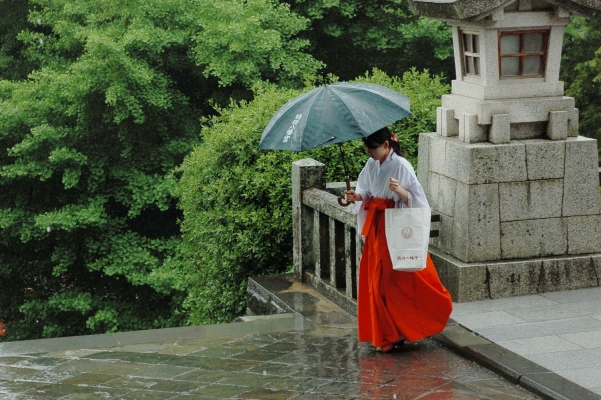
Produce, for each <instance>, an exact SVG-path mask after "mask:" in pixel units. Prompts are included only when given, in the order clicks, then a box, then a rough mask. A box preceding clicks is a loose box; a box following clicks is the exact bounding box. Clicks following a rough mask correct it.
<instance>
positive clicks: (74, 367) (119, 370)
mask: <svg viewBox="0 0 601 400" xmlns="http://www.w3.org/2000/svg"><path fill="white" fill-rule="evenodd" d="M297 289H298V288H297ZM302 290H303V291H304V293H294V292H293V291H292V289H291V292H290V299H288V300H289V301H290V303H292V304H294V305H291V307H292V308H293V309H294V310H295V311H296V312H297V314H283V315H274V316H269V317H266V316H262V317H249V318H247V322H236V323H232V324H224V325H219V326H207V327H187V328H177V329H172V330H157V331H144V332H130V333H122V334H115V335H98V336H96V337H79V338H77V339H69V338H67V339H52V340H48V341H43V340H38V341H30V342H19V343H0V399H19V400H21V399H189V400H192V399H215V398H219V399H225V398H235V399H290V398H294V399H399V400H400V399H429V400H430V399H431V400H436V399H466V400H467V399H538V397H536V396H534V395H532V394H531V393H530V392H527V391H526V390H524V389H522V388H520V387H518V386H516V385H514V384H512V383H509V382H507V381H505V380H503V379H501V378H500V377H498V376H497V375H495V374H494V373H492V372H490V371H489V370H487V369H485V368H483V367H481V366H480V365H478V364H476V363H474V362H471V361H468V360H466V359H464V358H462V357H460V356H459V355H457V354H455V353H454V352H452V351H451V350H449V349H448V348H446V347H444V346H442V345H441V344H440V343H439V342H437V341H435V340H433V339H426V340H423V341H420V342H417V343H410V344H407V345H406V346H405V347H404V348H403V349H402V350H401V351H398V352H394V353H390V354H383V353H378V352H376V351H375V350H374V348H373V347H372V346H371V345H369V344H366V343H358V342H357V335H356V320H355V318H353V317H352V316H350V315H348V314H346V313H345V312H343V311H342V310H340V309H339V308H338V307H337V306H335V305H333V304H332V303H331V302H329V301H328V300H326V299H325V298H323V297H322V296H320V295H319V294H316V293H315V292H311V291H310V290H306V289H305V288H304V287H303V289H302ZM110 343H112V344H110Z"/></svg>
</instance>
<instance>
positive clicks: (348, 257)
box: [344, 224, 357, 299]
mask: <svg viewBox="0 0 601 400" xmlns="http://www.w3.org/2000/svg"><path fill="white" fill-rule="evenodd" d="M355 235H356V233H355V229H354V228H353V227H351V226H349V225H346V224H345V225H344V261H345V263H344V264H345V265H344V267H345V270H346V273H345V278H346V296H347V297H348V298H350V299H356V298H357V275H356V274H357V263H356V260H355V258H356V255H355V253H356V250H355V249H356V242H355Z"/></svg>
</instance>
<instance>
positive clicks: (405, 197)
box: [388, 177, 409, 205]
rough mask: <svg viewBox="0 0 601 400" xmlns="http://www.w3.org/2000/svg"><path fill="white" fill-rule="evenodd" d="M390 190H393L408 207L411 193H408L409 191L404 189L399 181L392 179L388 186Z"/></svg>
mask: <svg viewBox="0 0 601 400" xmlns="http://www.w3.org/2000/svg"><path fill="white" fill-rule="evenodd" d="M388 188H389V189H390V190H392V191H393V192H395V193H396V194H397V196H399V197H400V199H401V201H402V202H403V203H405V204H407V205H408V201H409V192H407V190H405V189H404V188H402V187H401V186H400V185H399V181H398V180H396V179H394V178H392V177H391V178H390V183H389V184H388Z"/></svg>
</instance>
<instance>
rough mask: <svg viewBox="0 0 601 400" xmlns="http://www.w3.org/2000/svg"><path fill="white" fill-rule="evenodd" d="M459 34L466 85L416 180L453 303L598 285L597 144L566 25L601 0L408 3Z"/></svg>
mask: <svg viewBox="0 0 601 400" xmlns="http://www.w3.org/2000/svg"><path fill="white" fill-rule="evenodd" d="M409 3H410V5H411V7H412V8H413V10H414V11H415V12H416V13H418V14H421V15H425V16H428V17H431V18H435V19H441V20H444V21H446V22H447V23H448V24H449V25H450V26H451V27H452V30H453V47H454V54H455V70H456V79H455V80H453V81H452V91H451V94H449V95H445V96H443V97H442V107H439V108H438V109H437V132H436V133H424V134H421V135H420V143H419V145H420V148H419V159H418V177H419V179H420V181H421V183H422V185H423V186H424V189H425V190H426V193H427V195H428V199H429V200H430V203H431V206H432V209H433V212H434V213H438V214H440V215H441V222H440V227H439V231H440V236H439V237H438V238H435V239H432V242H431V246H430V250H431V254H432V256H433V259H434V263H435V265H436V267H437V269H438V271H439V273H440V275H441V278H442V280H443V282H444V283H445V285H446V286H447V287H448V288H449V290H450V291H451V294H452V295H453V298H454V300H455V301H471V300H480V299H486V298H500V297H508V296H514V295H524V294H531V293H538V292H545V291H554V290H564V289H572V288H580V287H588V286H598V285H599V283H600V280H599V278H601V209H600V198H599V174H598V160H597V141H596V140H593V139H589V138H585V137H582V136H578V110H577V109H576V108H575V107H574V99H573V98H572V97H566V96H564V95H563V94H564V87H563V82H561V81H560V80H559V67H560V59H561V48H562V40H563V30H564V27H565V26H566V25H567V24H568V23H569V17H570V15H572V14H578V15H585V16H589V15H591V14H592V13H593V12H595V11H596V10H601V0H574V1H569V0H549V1H547V0H412V1H411V0H410V1H409Z"/></svg>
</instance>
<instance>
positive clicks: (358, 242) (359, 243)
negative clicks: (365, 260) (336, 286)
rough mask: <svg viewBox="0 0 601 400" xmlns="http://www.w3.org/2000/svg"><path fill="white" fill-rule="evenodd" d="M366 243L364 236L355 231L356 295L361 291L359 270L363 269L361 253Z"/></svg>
mask: <svg viewBox="0 0 601 400" xmlns="http://www.w3.org/2000/svg"><path fill="white" fill-rule="evenodd" d="M364 244H365V242H364V240H363V236H361V234H359V233H358V232H355V266H356V268H355V290H356V292H355V295H356V296H358V293H359V271H360V269H361V255H362V254H363V245H364Z"/></svg>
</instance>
